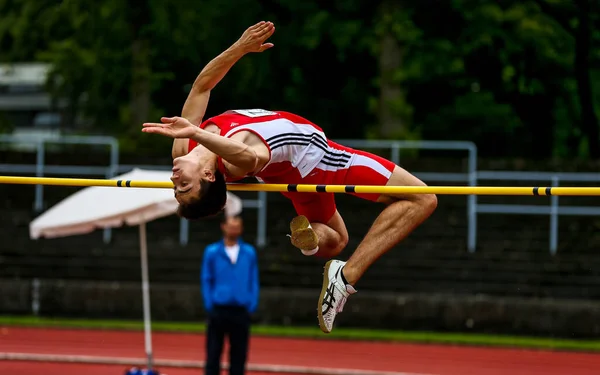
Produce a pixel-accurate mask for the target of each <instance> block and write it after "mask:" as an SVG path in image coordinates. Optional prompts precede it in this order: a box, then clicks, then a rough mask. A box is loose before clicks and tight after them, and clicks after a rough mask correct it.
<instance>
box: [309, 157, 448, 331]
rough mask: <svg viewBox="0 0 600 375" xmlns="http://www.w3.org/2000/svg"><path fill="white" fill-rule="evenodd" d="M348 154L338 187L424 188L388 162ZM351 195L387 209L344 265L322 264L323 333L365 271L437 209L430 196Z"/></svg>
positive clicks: (376, 158)
mask: <svg viewBox="0 0 600 375" xmlns="http://www.w3.org/2000/svg"><path fill="white" fill-rule="evenodd" d="M348 151H349V152H352V153H354V154H355V155H354V157H353V159H352V161H351V165H350V166H349V169H348V171H347V173H346V174H345V175H344V176H343V178H342V181H339V182H337V181H336V183H338V184H340V183H341V184H346V185H359V184H360V185H380V186H383V185H387V186H394V185H397V186H424V185H425V184H424V183H423V182H421V181H420V180H419V179H417V178H416V177H414V176H413V175H411V174H410V173H408V172H407V171H405V170H404V169H402V168H400V167H398V166H397V165H395V164H394V163H392V162H390V161H389V160H385V159H383V158H381V157H378V156H376V155H372V154H369V153H366V152H363V151H358V150H348ZM355 195H357V196H359V197H361V198H363V199H367V200H371V201H378V202H381V203H384V204H386V205H387V207H386V208H385V209H384V210H383V211H382V212H381V214H380V215H379V216H378V217H377V219H376V220H375V222H374V223H373V225H372V226H371V228H370V229H369V231H368V232H367V235H366V236H365V238H364V239H363V241H362V242H361V243H360V244H359V246H358V248H357V249H356V251H355V252H354V254H352V256H351V257H350V259H349V260H348V261H347V262H342V261H339V260H330V261H329V262H327V264H325V267H324V272H323V286H322V288H321V294H320V296H319V302H318V305H317V306H318V307H317V309H318V319H319V327H320V328H321V330H322V331H323V332H325V333H329V332H331V330H332V328H333V323H334V321H335V318H336V315H337V314H338V313H339V312H341V311H342V310H343V308H344V305H345V303H346V300H347V298H348V297H349V296H350V295H351V294H354V293H356V289H355V288H354V286H353V285H354V284H355V283H356V282H357V281H358V280H359V279H360V277H361V276H362V275H363V274H364V273H365V271H366V270H367V269H368V268H369V267H370V266H371V265H372V264H373V263H374V262H375V261H376V260H377V259H378V258H379V257H380V256H381V255H383V254H384V253H386V252H387V251H389V250H390V249H391V248H392V247H393V246H394V245H395V244H397V243H398V242H400V241H401V240H402V239H404V238H405V237H406V236H407V235H408V234H409V233H410V232H412V231H413V230H414V229H415V228H416V227H417V226H418V225H419V224H421V223H422V222H423V221H424V220H425V219H426V218H427V217H429V215H431V213H432V212H433V211H434V210H435V208H436V206H437V198H436V197H435V196H434V195H418V194H414V195H405V196H404V195H381V196H376V195H373V194H355Z"/></svg>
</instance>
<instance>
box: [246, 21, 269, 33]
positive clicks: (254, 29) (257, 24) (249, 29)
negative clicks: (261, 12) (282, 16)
mask: <svg viewBox="0 0 600 375" xmlns="http://www.w3.org/2000/svg"><path fill="white" fill-rule="evenodd" d="M264 24H265V21H260V22H258V23H256V24H254V25H252V26H250V27H249V28H248V31H256V30H258V28H260V27H261V26H263V25H264Z"/></svg>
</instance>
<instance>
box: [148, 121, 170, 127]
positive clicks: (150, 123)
mask: <svg viewBox="0 0 600 375" xmlns="http://www.w3.org/2000/svg"><path fill="white" fill-rule="evenodd" d="M142 126H143V127H144V128H165V127H166V126H167V125H165V124H158V123H156V122H145V123H144V124H142Z"/></svg>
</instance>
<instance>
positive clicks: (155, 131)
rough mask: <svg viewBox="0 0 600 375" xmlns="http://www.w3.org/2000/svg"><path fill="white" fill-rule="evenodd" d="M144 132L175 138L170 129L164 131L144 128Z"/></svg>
mask: <svg viewBox="0 0 600 375" xmlns="http://www.w3.org/2000/svg"><path fill="white" fill-rule="evenodd" d="M142 132H144V133H150V134H160V135H164V136H167V137H171V138H173V133H172V132H170V131H169V130H168V129H163V128H153V127H150V128H142Z"/></svg>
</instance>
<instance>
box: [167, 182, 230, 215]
mask: <svg viewBox="0 0 600 375" xmlns="http://www.w3.org/2000/svg"><path fill="white" fill-rule="evenodd" d="M226 202H227V184H226V183H225V176H223V174H222V173H221V172H220V171H218V170H217V171H215V180H214V181H213V182H210V181H206V180H200V197H198V198H197V199H193V200H192V201H191V202H189V203H187V204H183V203H180V204H179V208H178V209H177V214H178V215H179V216H181V217H184V218H186V219H188V220H198V219H202V218H205V217H210V216H215V215H216V214H218V213H219V212H221V211H222V210H223V208H224V207H225V203H226Z"/></svg>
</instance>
